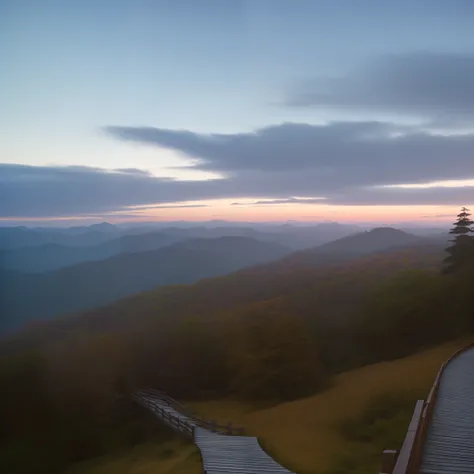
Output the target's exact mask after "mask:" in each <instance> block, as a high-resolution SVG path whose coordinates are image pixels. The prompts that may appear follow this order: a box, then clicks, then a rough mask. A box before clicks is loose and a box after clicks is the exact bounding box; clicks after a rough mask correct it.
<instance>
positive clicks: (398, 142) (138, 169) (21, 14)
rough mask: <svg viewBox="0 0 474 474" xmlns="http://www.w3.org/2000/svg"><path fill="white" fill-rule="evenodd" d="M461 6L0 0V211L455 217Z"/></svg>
mask: <svg viewBox="0 0 474 474" xmlns="http://www.w3.org/2000/svg"><path fill="white" fill-rule="evenodd" d="M473 24H474V2H472V0H398V1H396V2H395V1H394V2H381V1H380V0H357V1H354V0H113V1H112V0H82V1H75V2H65V1H63V0H0V61H1V63H0V64H1V66H0V70H1V71H2V73H1V74H0V130H1V132H0V221H2V222H4V223H25V224H26V225H27V224H28V222H33V221H34V222H69V221H74V222H77V221H78V220H79V221H80V220H84V221H91V220H92V221H95V220H97V221H103V220H106V221H109V222H122V221H134V220H137V221H140V220H146V221H150V220H157V221H172V220H189V221H200V220H211V219H227V220H237V221H252V220H255V221H257V220H258V221H285V220H299V221H304V222H311V221H321V220H336V221H341V222H342V221H369V220H370V221H380V222H385V221H418V222H426V223H428V222H429V223H437V222H450V221H452V220H453V217H454V215H455V214H456V212H457V210H458V209H459V207H461V206H468V207H469V206H473V207H474V28H472V25H473Z"/></svg>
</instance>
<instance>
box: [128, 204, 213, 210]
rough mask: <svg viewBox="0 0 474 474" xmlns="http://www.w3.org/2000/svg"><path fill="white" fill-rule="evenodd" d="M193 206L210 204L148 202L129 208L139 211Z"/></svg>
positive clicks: (207, 205)
mask: <svg viewBox="0 0 474 474" xmlns="http://www.w3.org/2000/svg"><path fill="white" fill-rule="evenodd" d="M195 207H210V206H209V204H173V205H171V206H162V205H154V204H148V205H146V206H134V207H133V208H132V209H131V210H133V211H141V210H146V211H149V210H151V209H187V208H195Z"/></svg>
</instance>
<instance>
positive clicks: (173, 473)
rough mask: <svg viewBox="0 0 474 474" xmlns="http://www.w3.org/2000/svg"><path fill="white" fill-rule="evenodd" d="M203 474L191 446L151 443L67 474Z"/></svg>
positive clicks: (95, 461) (104, 457)
mask: <svg viewBox="0 0 474 474" xmlns="http://www.w3.org/2000/svg"><path fill="white" fill-rule="evenodd" d="M157 473H160V474H200V473H201V460H200V456H199V452H198V450H197V448H195V447H194V446H193V445H192V444H191V443H184V442H181V441H176V440H174V441H169V442H167V443H163V444H158V443H156V442H149V443H145V444H142V445H139V446H136V447H134V448H132V449H130V450H128V451H126V452H123V453H120V455H110V456H103V457H101V458H97V459H94V460H92V461H87V462H83V463H80V464H77V465H76V466H74V467H73V468H71V469H69V470H68V471H67V473H66V474H157Z"/></svg>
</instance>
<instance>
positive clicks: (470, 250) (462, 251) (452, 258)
mask: <svg viewBox="0 0 474 474" xmlns="http://www.w3.org/2000/svg"><path fill="white" fill-rule="evenodd" d="M470 217H471V213H470V211H469V209H467V208H465V207H463V208H462V209H461V212H460V213H459V214H458V215H457V220H456V222H455V223H454V227H453V228H452V229H451V230H450V232H449V233H450V234H453V235H454V236H455V237H454V239H453V240H451V242H452V245H451V246H450V247H448V248H447V249H446V252H448V254H449V255H448V256H447V257H446V259H445V260H444V264H445V267H444V272H445V273H453V272H456V271H458V270H459V269H461V268H465V267H466V266H470V265H472V264H473V263H474V237H473V236H472V235H471V234H472V232H474V230H473V229H472V227H471V226H472V225H473V224H474V222H473V221H472V220H471V218H470Z"/></svg>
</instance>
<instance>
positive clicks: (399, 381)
mask: <svg viewBox="0 0 474 474" xmlns="http://www.w3.org/2000/svg"><path fill="white" fill-rule="evenodd" d="M466 343H467V341H465V340H464V341H457V342H453V343H449V344H444V345H441V346H438V347H436V348H434V349H430V350H426V351H423V352H420V353H418V354H415V355H412V356H409V357H405V358H403V359H398V360H395V361H391V362H382V363H378V364H373V365H369V366H366V367H362V368H359V369H356V370H352V371H350V372H347V373H344V374H341V375H338V376H336V377H335V378H334V380H333V383H332V386H331V387H330V388H329V389H328V390H325V391H324V392H321V393H318V394H316V395H314V396H311V397H308V398H304V399H301V400H296V401H293V402H289V403H283V404H279V405H275V406H272V407H267V408H261V407H260V408H256V407H252V406H249V405H244V404H242V403H240V402H236V401H234V400H214V401H207V402H199V403H192V402H190V403H188V404H189V405H190V406H192V407H193V408H194V409H195V410H196V411H197V412H198V413H199V414H200V415H202V416H203V417H206V418H208V419H214V420H217V421H219V422H227V421H229V420H232V422H233V423H235V424H238V425H241V426H245V428H246V431H247V433H248V434H249V435H253V436H258V437H259V438H260V439H261V440H262V444H263V446H264V447H265V449H266V450H267V451H268V452H269V453H270V454H272V455H273V456H274V457H275V458H276V459H277V460H278V461H279V462H280V463H281V464H283V465H284V466H285V467H287V468H289V469H291V470H294V471H296V472H298V473H299V474H321V473H331V474H338V473H342V472H344V473H345V474H348V473H354V474H355V473H359V472H368V471H367V469H372V470H373V469H374V468H376V467H377V466H378V462H379V455H380V453H381V451H382V450H383V449H384V448H399V447H400V443H401V441H402V439H403V436H404V433H405V431H406V428H407V424H408V421H409V419H410V417H411V412H412V409H413V406H414V403H415V401H416V400H417V399H418V398H420V397H421V398H425V397H426V396H427V394H428V391H429V389H430V387H431V385H432V383H433V380H434V378H435V375H436V373H437V371H438V369H439V367H440V365H441V363H442V362H443V361H444V360H445V359H447V358H448V357H449V356H450V355H451V354H452V353H453V352H454V351H455V350H456V349H457V348H459V347H462V346H464V345H466ZM386 443H389V445H384V444H386ZM397 443H398V445H394V444H397ZM200 472H201V471H200V460H199V454H198V453H197V451H196V449H195V448H194V447H193V446H192V445H190V444H185V443H183V442H179V441H174V442H169V443H165V444H164V445H154V444H153V443H147V444H146V445H141V446H138V447H136V448H135V449H133V450H131V451H129V452H126V453H123V454H122V455H120V456H114V457H107V458H102V459H97V460H94V462H89V463H84V464H82V465H78V466H76V467H75V468H74V469H72V470H70V471H68V473H67V474H86V473H87V474H112V473H113V474H151V473H163V474H200Z"/></svg>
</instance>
